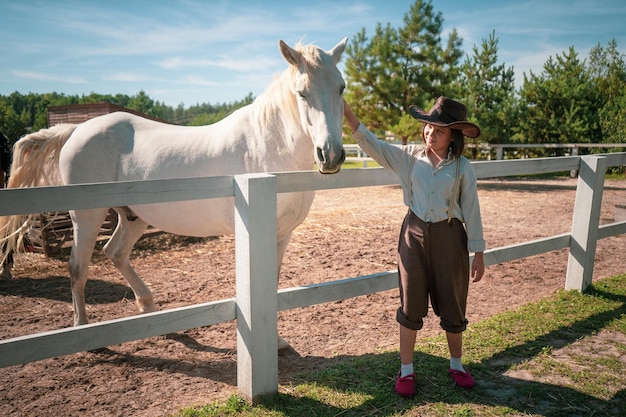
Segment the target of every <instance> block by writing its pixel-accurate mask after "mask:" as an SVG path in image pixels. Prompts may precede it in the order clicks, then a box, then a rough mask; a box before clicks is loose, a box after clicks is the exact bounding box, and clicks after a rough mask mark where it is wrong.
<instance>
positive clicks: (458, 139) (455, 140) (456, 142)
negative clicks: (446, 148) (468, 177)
mask: <svg viewBox="0 0 626 417" xmlns="http://www.w3.org/2000/svg"><path fill="white" fill-rule="evenodd" d="M463 149H465V137H464V136H463V132H461V131H460V130H459V129H452V142H450V150H451V151H452V156H454V157H455V158H458V157H459V156H461V155H462V154H463Z"/></svg>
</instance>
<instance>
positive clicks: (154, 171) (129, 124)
mask: <svg viewBox="0 0 626 417" xmlns="http://www.w3.org/2000/svg"><path fill="white" fill-rule="evenodd" d="M209 132H210V128H209V127H208V126H201V127H189V126H177V125H172V124H168V123H162V122H158V121H155V120H151V119H147V118H143V117H140V116H137V115H134V114H131V113H126V112H115V113H110V114H106V115H103V116H99V117H96V118H93V119H90V120H88V121H86V122H84V123H82V124H80V125H79V126H78V127H77V128H76V130H75V131H74V133H73V134H72V136H71V137H70V139H69V140H68V141H67V143H66V144H65V146H64V147H63V150H62V151H61V155H60V168H61V173H62V177H63V179H64V182H65V183H66V184H77V183H85V182H109V181H128V180H142V179H161V178H181V177H189V176H202V175H209V173H208V172H207V171H206V170H205V169H206V167H207V166H209V165H207V164H206V163H204V162H206V156H205V150H204V149H203V142H204V141H205V138H206V137H207V136H209Z"/></svg>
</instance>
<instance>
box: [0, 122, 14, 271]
mask: <svg viewBox="0 0 626 417" xmlns="http://www.w3.org/2000/svg"><path fill="white" fill-rule="evenodd" d="M9 168H11V145H10V144H9V138H7V137H6V136H5V135H4V133H2V132H0V188H4V187H5V186H6V183H7V181H8V179H9ZM12 268H13V253H9V254H8V256H7V259H6V260H5V261H4V262H3V263H2V271H0V279H11V278H12V276H11V269H12Z"/></svg>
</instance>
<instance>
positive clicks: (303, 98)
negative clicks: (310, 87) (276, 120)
mask: <svg viewBox="0 0 626 417" xmlns="http://www.w3.org/2000/svg"><path fill="white" fill-rule="evenodd" d="M298 95H299V96H300V98H301V99H302V100H306V96H305V95H304V91H298Z"/></svg>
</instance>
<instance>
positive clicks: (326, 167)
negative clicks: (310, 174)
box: [316, 147, 346, 174]
mask: <svg viewBox="0 0 626 417" xmlns="http://www.w3.org/2000/svg"><path fill="white" fill-rule="evenodd" d="M316 156H317V158H316V159H317V167H318V170H319V172H320V173H322V174H336V173H337V172H339V170H340V169H341V165H342V164H343V163H344V162H345V160H346V151H345V150H344V149H343V147H341V151H340V152H335V151H334V150H331V151H327V150H325V149H322V148H320V147H318V148H317V155H316Z"/></svg>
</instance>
